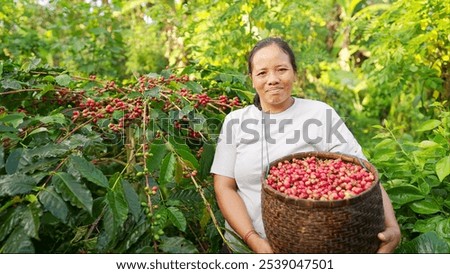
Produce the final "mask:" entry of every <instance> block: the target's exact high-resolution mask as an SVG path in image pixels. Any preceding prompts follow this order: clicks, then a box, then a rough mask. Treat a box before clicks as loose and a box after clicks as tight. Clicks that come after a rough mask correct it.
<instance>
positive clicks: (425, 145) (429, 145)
mask: <svg viewBox="0 0 450 274" xmlns="http://www.w3.org/2000/svg"><path fill="white" fill-rule="evenodd" d="M438 147H442V146H441V145H439V144H438V143H436V142H433V141H430V140H425V141H422V142H420V143H419V148H423V149H427V148H438Z"/></svg>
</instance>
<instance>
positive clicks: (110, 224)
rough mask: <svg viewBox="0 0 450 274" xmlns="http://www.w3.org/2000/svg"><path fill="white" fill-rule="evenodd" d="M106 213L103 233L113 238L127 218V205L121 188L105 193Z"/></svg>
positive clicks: (119, 186)
mask: <svg viewBox="0 0 450 274" xmlns="http://www.w3.org/2000/svg"><path fill="white" fill-rule="evenodd" d="M106 205H107V207H106V212H105V216H104V217H103V224H104V227H105V231H106V232H107V233H108V235H109V237H110V238H112V239H113V238H115V237H116V235H117V233H118V232H119V230H120V229H121V227H122V225H123V223H124V222H125V221H126V219H127V216H128V205H127V202H126V200H125V196H124V193H123V191H122V186H121V185H118V187H116V188H114V189H109V190H108V193H106Z"/></svg>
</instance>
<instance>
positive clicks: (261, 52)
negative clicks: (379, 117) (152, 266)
mask: <svg viewBox="0 0 450 274" xmlns="http://www.w3.org/2000/svg"><path fill="white" fill-rule="evenodd" d="M248 69H249V76H250V77H251V80H252V83H253V87H254V88H255V90H256V93H257V94H256V95H255V100H254V105H251V106H247V107H245V108H242V109H239V110H236V111H233V112H231V113H230V114H228V115H227V116H226V118H225V120H224V123H223V126H222V131H221V135H220V137H219V141H218V144H217V148H216V154H215V157H214V162H213V165H212V167H211V173H213V174H214V188H215V193H216V197H217V201H218V205H219V208H220V210H221V212H222V214H223V216H224V218H225V220H226V223H225V225H226V228H227V229H229V230H230V231H233V232H235V233H236V234H237V235H239V236H240V237H241V238H242V240H243V241H244V242H245V243H246V244H247V245H248V246H249V247H250V249H252V250H253V251H254V252H255V253H272V249H271V247H270V245H269V243H268V241H267V239H266V237H265V232H264V226H263V222H262V215H261V174H262V172H263V170H265V168H266V167H267V165H268V163H270V161H273V160H276V159H278V158H280V157H283V156H286V155H289V154H293V153H298V152H306V151H329V152H338V153H345V154H351V155H354V156H357V157H360V158H363V159H365V157H364V155H363V153H362V150H361V147H360V145H359V144H358V143H357V141H356V140H355V138H354V137H353V135H352V133H351V132H350V131H349V130H348V128H347V127H346V126H345V124H344V123H343V122H342V120H341V119H340V117H339V116H338V114H337V113H336V112H335V111H334V109H333V108H331V107H330V106H328V105H327V104H325V103H323V102H319V101H314V100H306V99H300V98H294V97H292V95H291V93H292V87H293V83H294V82H295V80H296V74H297V66H296V62H295V57H294V53H293V51H292V50H291V48H290V47H289V45H288V44H287V43H286V42H285V41H283V40H282V39H280V38H267V39H264V40H262V41H260V42H259V43H257V44H256V45H255V47H254V48H253V50H252V51H251V52H250V55H249V57H248ZM382 197H383V205H384V213H385V225H386V229H385V231H383V232H381V233H379V234H378V238H379V239H380V240H381V245H380V248H379V250H378V252H379V253H390V252H392V251H393V250H394V249H395V248H396V246H397V245H398V243H399V241H400V229H399V226H398V223H397V220H396V218H395V215H394V211H393V208H392V205H391V203H390V200H389V197H388V196H387V194H386V192H385V191H384V189H382ZM226 238H227V239H228V240H229V242H231V243H232V246H233V243H235V242H236V241H235V239H233V238H234V237H233V236H232V233H226Z"/></svg>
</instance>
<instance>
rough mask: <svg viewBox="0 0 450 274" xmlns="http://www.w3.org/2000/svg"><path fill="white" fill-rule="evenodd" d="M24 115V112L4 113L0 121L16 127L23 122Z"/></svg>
mask: <svg viewBox="0 0 450 274" xmlns="http://www.w3.org/2000/svg"><path fill="white" fill-rule="evenodd" d="M24 117H25V114H23V113H12V114H8V115H5V116H3V117H0V122H2V123H4V124H6V125H11V126H13V127H18V126H19V125H20V124H22V123H23V118H24Z"/></svg>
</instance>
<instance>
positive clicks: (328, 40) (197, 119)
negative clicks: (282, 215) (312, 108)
mask: <svg viewBox="0 0 450 274" xmlns="http://www.w3.org/2000/svg"><path fill="white" fill-rule="evenodd" d="M449 18H450V3H448V1H445V0H398V1H388V0H383V1H382V0H373V1H370V0H326V1H284V0H279V1H275V0H265V1H256V0H252V1H241V0H235V1H203V0H193V1H171V0H165V1H151V0H132V1H121V0H110V1H104V0H103V1H81V0H75V1H68V0H60V1H33V0H20V1H12V0H6V1H2V5H1V6H0V44H1V51H0V139H1V141H2V145H1V146H0V224H1V225H0V251H1V252H3V253H33V252H36V253H77V252H89V253H103V252H105V253H107V252H113V253H114V252H120V253H126V252H129V253H138V252H139V253H147V252H157V253H190V252H193V253H215V252H219V250H220V247H221V246H222V244H223V238H222V237H221V235H222V234H221V233H222V231H223V227H222V224H223V223H222V222H223V220H222V217H221V216H220V212H219V210H218V209H217V205H216V204H215V200H214V196H213V191H212V180H211V177H210V176H209V174H208V169H209V165H210V163H211V159H212V156H213V153H214V140H215V139H214V137H215V136H216V135H217V133H218V130H219V129H220V124H221V121H222V119H223V117H224V115H225V114H226V113H227V112H228V111H230V110H231V109H233V108H235V107H240V105H245V104H248V103H250V102H251V100H252V97H253V94H254V91H253V90H252V89H251V85H250V84H249V80H248V78H247V76H246V73H247V72H246V54H247V52H248V51H249V50H250V49H251V47H252V46H253V45H254V43H255V42H256V41H258V40H259V39H261V38H264V37H267V36H282V37H283V38H285V39H286V40H287V41H288V42H289V43H290V44H291V46H292V47H293V49H294V51H295V53H296V57H297V62H298V67H299V73H298V81H297V86H296V87H295V90H294V92H295V94H296V95H297V96H301V97H308V98H314V99H319V100H322V101H325V102H327V103H329V104H330V105H332V106H333V107H335V108H336V109H337V110H338V112H339V113H340V114H341V116H343V117H345V118H346V123H347V124H348V126H349V127H350V128H351V130H352V131H353V132H354V134H355V136H356V137H357V139H358V140H359V142H360V143H361V144H362V146H363V147H364V150H365V154H366V155H367V157H368V159H369V160H370V161H371V162H372V163H374V164H375V166H376V167H377V168H378V170H379V172H380V175H381V180H382V183H383V185H384V186H385V188H386V190H387V192H388V194H389V196H390V198H391V200H392V202H393V205H394V208H395V211H396V215H397V218H398V221H399V223H400V225H401V229H402V236H403V239H402V244H401V246H400V247H399V248H398V250H397V252H398V253H449V252H450V247H449V244H450V236H449V235H450V218H449V213H450V186H449V183H450V176H449V174H450V142H449V140H450V110H449V102H448V99H449V96H450V76H449V59H450V54H449V48H450V19H449ZM93 75H95V76H96V77H95V78H94V77H93ZM183 75H185V77H187V78H182V77H183ZM142 76H144V77H145V79H147V80H148V81H147V80H146V81H147V82H145V83H144V82H143V80H142V78H141V77H142ZM170 77H172V78H170ZM112 83H113V84H112ZM142 85H143V86H142ZM182 90H183V91H187V93H188V95H185V93H183V92H181V91H182ZM183 94H184V95H183ZM202 96H208V98H209V99H210V101H208V102H207V103H206V104H201V98H202ZM221 96H222V101H221V99H220V98H221ZM113 98H114V99H118V100H121V101H123V102H126V103H127V104H129V105H130V106H131V105H133V104H135V105H134V106H137V108H138V109H140V110H141V112H140V115H142V116H141V117H139V119H138V118H130V123H129V124H127V125H126V126H124V127H123V130H121V131H120V132H114V131H111V127H109V124H115V123H119V122H120V119H121V118H122V115H123V114H121V113H119V112H112V113H111V115H109V114H108V112H105V109H106V105H108V104H111V103H112V101H111V100H112V99H113ZM224 98H225V99H224ZM88 99H92V100H93V101H95V102H96V103H98V106H97V111H103V112H104V114H105V115H106V116H105V117H99V118H98V119H97V118H95V119H94V118H93V117H91V116H87V117H82V118H79V119H75V120H74V119H73V117H74V116H73V115H74V113H75V112H76V111H79V112H81V111H83V109H84V108H86V102H87V100H88ZM224 100H225V101H224ZM237 100H239V102H240V105H236V104H235V103H233V102H237ZM127 111H128V110H127ZM130 111H134V110H131V109H130ZM108 115H109V116H108ZM147 116H149V117H151V119H150V121H146V119H141V118H145V117H147ZM127 119H128V118H127ZM153 186H155V187H158V191H157V193H156V194H154V193H152V190H151V188H152V187H153ZM238 252H248V250H246V249H242V250H239V251H238Z"/></svg>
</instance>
